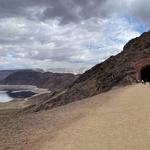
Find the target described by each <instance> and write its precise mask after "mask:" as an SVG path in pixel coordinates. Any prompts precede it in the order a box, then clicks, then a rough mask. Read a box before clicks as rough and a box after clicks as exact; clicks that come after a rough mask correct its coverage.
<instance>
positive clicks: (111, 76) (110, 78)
mask: <svg viewBox="0 0 150 150" xmlns="http://www.w3.org/2000/svg"><path fill="white" fill-rule="evenodd" d="M146 59H149V62H148V63H149V64H150V32H146V33H143V34H142V35H141V36H140V37H138V38H135V39H133V40H131V41H129V42H128V43H127V44H126V45H125V46H124V49H123V51H122V52H121V53H119V54H118V55H116V56H112V57H110V58H109V59H107V60H106V61H104V62H102V63H100V64H98V65H96V66H94V67H93V68H92V69H90V70H88V71H87V72H85V73H84V74H82V75H81V76H80V77H79V78H78V79H77V80H76V81H75V82H74V83H73V84H72V85H70V86H69V87H68V88H67V89H65V90H64V91H61V92H60V93H58V94H57V93H56V94H54V96H53V97H51V98H49V97H48V99H47V101H46V102H45V101H44V103H40V104H38V105H37V106H36V107H35V110H40V109H47V108H52V107H56V106H60V105H65V104H67V103H70V102H73V101H77V100H81V99H83V98H87V97H90V96H93V95H96V94H99V93H102V92H105V91H108V90H110V89H112V88H113V87H115V86H124V85H129V84H132V83H135V82H136V80H137V74H138V73H139V72H138V71H137V68H136V64H137V62H140V61H141V60H146Z"/></svg>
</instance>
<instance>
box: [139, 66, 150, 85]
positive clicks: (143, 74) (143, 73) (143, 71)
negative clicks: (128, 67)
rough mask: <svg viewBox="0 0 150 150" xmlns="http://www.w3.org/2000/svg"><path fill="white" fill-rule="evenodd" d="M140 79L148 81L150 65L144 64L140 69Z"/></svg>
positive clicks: (149, 78)
mask: <svg viewBox="0 0 150 150" xmlns="http://www.w3.org/2000/svg"><path fill="white" fill-rule="evenodd" d="M141 80H143V81H145V82H150V65H148V66H145V67H143V68H142V69H141Z"/></svg>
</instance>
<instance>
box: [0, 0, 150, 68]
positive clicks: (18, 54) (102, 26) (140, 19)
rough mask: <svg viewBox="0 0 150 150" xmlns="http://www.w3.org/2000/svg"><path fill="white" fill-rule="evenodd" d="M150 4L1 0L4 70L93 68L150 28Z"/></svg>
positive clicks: (144, 0)
mask: <svg viewBox="0 0 150 150" xmlns="http://www.w3.org/2000/svg"><path fill="white" fill-rule="evenodd" d="M149 14H150V1H149V0H119V1H118V0H0V70H2V69H21V68H42V69H48V68H90V67H92V66H94V65H95V64H98V63H100V62H102V61H104V60H106V59H107V58H108V57H110V56H112V55H115V54H117V53H119V52H120V51H122V50H123V46H124V45H125V44H126V43H127V42H128V41H129V40H130V39H132V38H135V37H137V36H140V34H141V33H143V32H145V31H148V30H149V27H150V17H149Z"/></svg>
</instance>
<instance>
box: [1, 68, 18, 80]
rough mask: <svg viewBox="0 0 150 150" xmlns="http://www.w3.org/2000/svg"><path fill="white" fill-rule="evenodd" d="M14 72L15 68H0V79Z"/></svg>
mask: <svg viewBox="0 0 150 150" xmlns="http://www.w3.org/2000/svg"><path fill="white" fill-rule="evenodd" d="M14 72H16V70H0V80H3V79H5V78H6V77H7V76H8V75H10V74H12V73H14Z"/></svg>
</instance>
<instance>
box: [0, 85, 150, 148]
mask: <svg viewBox="0 0 150 150" xmlns="http://www.w3.org/2000/svg"><path fill="white" fill-rule="evenodd" d="M0 149H1V150H10V149H11V150H29V149H30V150H149V149H150V85H141V84H138V85H133V86H129V87H125V88H120V89H114V90H112V91H110V92H107V93H104V94H101V95H97V96H94V97H92V98H89V99H86V100H83V101H80V102H75V103H72V104H69V105H66V106H63V107H59V108H56V109H53V110H49V111H42V112H38V113H32V114H22V113H17V110H14V109H13V110H5V111H4V110H1V111H0Z"/></svg>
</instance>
